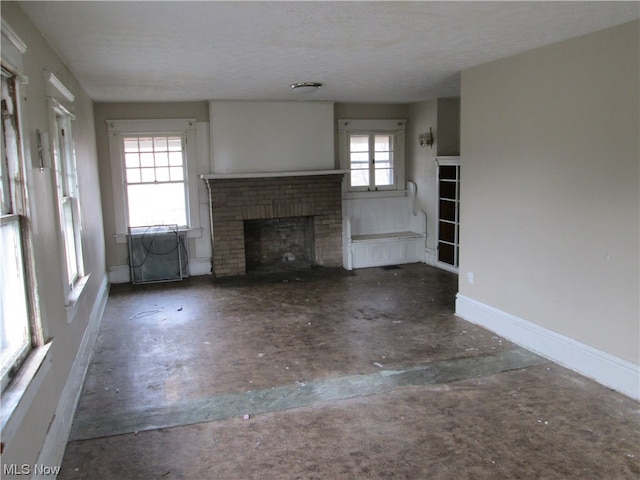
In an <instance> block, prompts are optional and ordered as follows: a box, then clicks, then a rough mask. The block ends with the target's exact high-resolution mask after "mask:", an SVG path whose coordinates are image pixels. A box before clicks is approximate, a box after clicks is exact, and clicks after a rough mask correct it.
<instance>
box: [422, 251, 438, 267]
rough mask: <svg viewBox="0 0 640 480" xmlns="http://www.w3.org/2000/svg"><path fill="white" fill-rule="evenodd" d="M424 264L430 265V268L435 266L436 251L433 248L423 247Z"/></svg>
mask: <svg viewBox="0 0 640 480" xmlns="http://www.w3.org/2000/svg"><path fill="white" fill-rule="evenodd" d="M424 263H426V264H427V265H431V266H432V267H433V266H435V265H436V251H435V249H433V248H429V247H425V249H424Z"/></svg>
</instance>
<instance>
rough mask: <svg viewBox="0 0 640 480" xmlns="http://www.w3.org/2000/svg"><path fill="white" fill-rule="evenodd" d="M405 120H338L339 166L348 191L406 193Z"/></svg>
mask: <svg viewBox="0 0 640 480" xmlns="http://www.w3.org/2000/svg"><path fill="white" fill-rule="evenodd" d="M405 124H406V121H405V120H344V119H342V120H338V134H339V143H340V147H339V149H340V163H341V166H342V168H344V169H345V170H347V172H348V173H347V175H346V189H347V190H348V191H353V192H358V191H365V192H376V191H389V190H403V189H404V139H405Z"/></svg>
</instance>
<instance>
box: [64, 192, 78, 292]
mask: <svg viewBox="0 0 640 480" xmlns="http://www.w3.org/2000/svg"><path fill="white" fill-rule="evenodd" d="M62 218H63V221H64V246H65V250H66V257H67V273H68V276H69V283H70V284H73V283H74V282H75V281H76V279H77V278H78V260H77V251H76V237H75V230H74V225H73V201H72V200H71V199H70V198H66V199H65V200H63V202H62Z"/></svg>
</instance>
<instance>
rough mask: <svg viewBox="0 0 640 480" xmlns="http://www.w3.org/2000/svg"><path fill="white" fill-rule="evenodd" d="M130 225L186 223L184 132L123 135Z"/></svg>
mask: <svg viewBox="0 0 640 480" xmlns="http://www.w3.org/2000/svg"><path fill="white" fill-rule="evenodd" d="M122 149H123V156H124V170H125V185H126V198H127V214H128V226H129V227H144V226H152V225H177V226H178V227H186V226H187V224H188V222H187V176H186V171H185V166H186V165H185V155H184V152H185V136H184V134H162V135H149V134H143V135H125V136H123V137H122Z"/></svg>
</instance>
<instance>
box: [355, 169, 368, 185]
mask: <svg viewBox="0 0 640 480" xmlns="http://www.w3.org/2000/svg"><path fill="white" fill-rule="evenodd" d="M368 185H369V169H366V170H351V186H352V187H367V186H368Z"/></svg>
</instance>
